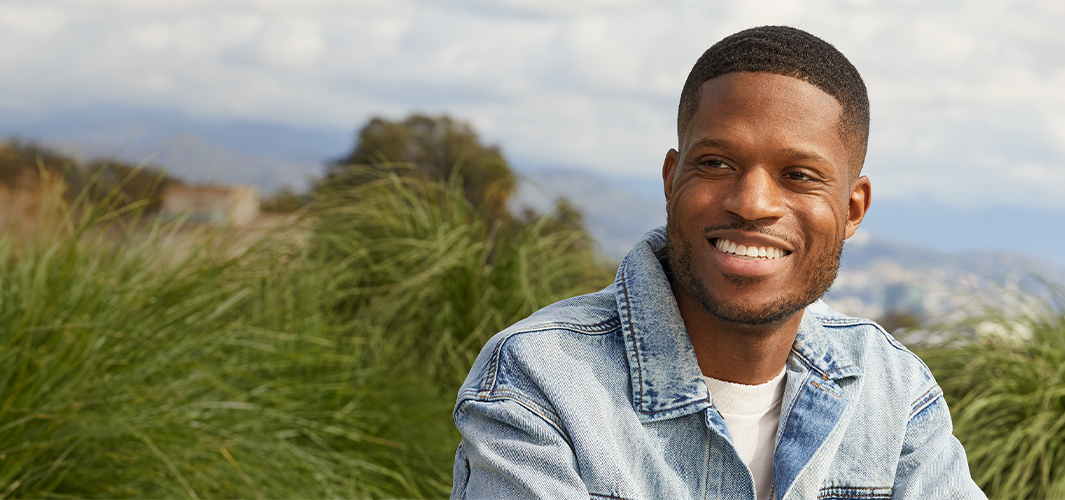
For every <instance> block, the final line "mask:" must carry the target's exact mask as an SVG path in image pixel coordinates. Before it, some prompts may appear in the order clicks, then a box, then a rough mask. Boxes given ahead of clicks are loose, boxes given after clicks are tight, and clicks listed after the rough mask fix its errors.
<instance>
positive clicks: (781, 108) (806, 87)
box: [452, 27, 983, 500]
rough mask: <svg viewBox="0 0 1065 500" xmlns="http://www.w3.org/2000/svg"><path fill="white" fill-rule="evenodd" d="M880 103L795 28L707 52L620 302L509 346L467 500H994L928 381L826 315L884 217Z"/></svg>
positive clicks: (875, 331) (837, 59) (470, 417)
mask: <svg viewBox="0 0 1065 500" xmlns="http://www.w3.org/2000/svg"><path fill="white" fill-rule="evenodd" d="M868 132H869V101H868V97H867V95H866V90H865V85H864V83H862V80H861V77H860V76H859V74H858V72H857V70H855V69H854V67H853V66H852V65H851V64H850V62H849V61H847V59H846V58H845V57H844V56H843V55H842V54H841V53H839V51H837V50H836V49H835V48H834V47H832V46H831V45H829V44H828V43H826V42H824V41H822V40H821V39H819V38H817V37H814V36H813V35H810V34H808V33H806V32H803V31H800V30H797V29H794V28H787V27H762V28H754V29H750V30H746V31H743V32H740V33H737V34H735V35H732V36H730V37H727V38H725V39H724V40H722V41H720V42H718V43H717V44H715V45H714V46H713V47H710V49H709V50H707V51H706V53H704V54H703V56H702V57H701V58H700V59H699V61H698V62H696V64H695V67H694V68H693V69H692V72H691V74H689V76H688V80H687V82H686V83H685V85H684V89H683V91H682V93H681V99H680V109H679V113H678V119H677V134H678V144H679V145H678V148H677V149H671V150H669V152H668V153H667V154H666V158H665V161H664V164H663V167H662V179H663V181H664V189H665V197H666V209H667V213H668V216H669V218H668V224H667V226H666V228H664V229H662V228H660V229H658V230H655V231H652V232H650V233H648V234H647V236H646V237H645V239H644V240H643V241H642V242H640V243H639V244H638V245H636V247H635V248H634V249H633V250H632V252H630V253H629V255H628V256H627V257H626V258H625V259H624V261H623V262H622V264H621V266H620V268H619V269H618V273H617V279H616V281H615V283H614V285H612V286H610V287H608V288H606V289H605V290H603V291H601V292H599V293H595V294H591V295H586V296H581V297H575V298H572V299H569V300H565V301H562V302H559V303H557V304H554V305H551V306H549V307H547V308H545V309H543V310H541V311H538V312H537V313H535V314H533V315H532V316H530V317H529V318H527V319H525V320H523V321H520V322H518V323H517V324H515V325H514V326H512V327H511V328H508V329H507V330H505V331H503V332H501V333H500V334H498V335H496V336H495V337H493V338H492V340H491V341H490V342H489V343H488V345H487V346H485V348H484V350H483V351H482V352H481V354H480V356H479V357H478V358H477V361H476V362H475V364H474V366H473V368H472V370H471V371H470V375H469V377H468V378H467V379H466V382H465V384H464V385H463V387H462V388H461V390H460V392H459V399H458V403H457V405H456V407H455V423H456V425H457V426H458V428H459V431H460V432H461V433H462V436H463V439H462V443H461V444H460V446H459V450H458V453H457V455H456V459H455V483H454V488H453V491H452V498H589V497H591V498H609V499H627V500H635V499H660V498H661V499H667V498H668V499H674V498H693V499H694V498H737V499H739V498H742V499H767V498H773V499H776V498H782V499H783V498H787V499H806V498H810V499H812V498H817V499H831V498H837V499H848V500H854V499H861V498H873V499H880V498H922V499H924V498H983V494H982V493H981V492H980V490H979V489H978V488H977V487H976V485H975V484H974V483H973V481H972V479H971V477H970V475H969V469H968V465H967V463H966V460H965V452H964V451H963V450H962V447H961V444H960V443H959V442H958V441H957V439H955V438H954V437H953V436H952V435H951V421H950V413H949V412H948V410H947V405H946V402H944V400H943V397H942V391H941V390H940V389H939V387H938V385H937V384H936V382H935V380H934V379H933V378H932V375H931V373H929V371H928V369H927V368H926V367H925V366H924V364H923V363H922V362H921V361H920V360H919V359H918V358H917V357H916V356H914V355H913V354H912V353H910V352H909V351H908V350H906V348H905V347H903V346H902V345H901V344H899V343H898V342H897V341H896V340H895V339H893V338H892V337H891V336H890V335H889V334H887V333H886V332H885V331H884V330H883V329H882V328H880V327H879V326H878V325H876V324H875V323H873V322H872V321H869V320H865V319H858V318H850V317H847V316H844V315H842V314H839V313H837V312H835V311H833V310H832V309H831V308H829V307H828V306H826V305H825V304H824V303H822V302H820V300H819V299H820V297H821V296H822V295H823V294H824V293H825V291H827V290H828V288H829V287H830V286H831V285H832V282H833V280H834V279H835V277H836V271H837V269H838V267H839V260H840V254H841V251H842V248H843V242H844V240H845V239H846V238H849V237H850V236H851V235H853V234H854V231H855V230H856V229H857V228H858V225H859V224H860V223H861V221H862V218H863V217H864V215H865V212H866V210H867V209H868V208H869V201H870V183H869V179H868V178H866V177H864V176H862V175H861V168H862V163H863V162H864V159H865V150H866V144H867V142H868Z"/></svg>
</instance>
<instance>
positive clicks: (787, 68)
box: [677, 26, 869, 176]
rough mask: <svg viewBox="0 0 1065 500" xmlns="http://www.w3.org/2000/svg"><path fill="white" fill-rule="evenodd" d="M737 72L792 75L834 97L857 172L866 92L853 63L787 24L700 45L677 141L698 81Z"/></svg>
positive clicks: (865, 132)
mask: <svg viewBox="0 0 1065 500" xmlns="http://www.w3.org/2000/svg"><path fill="white" fill-rule="evenodd" d="M737 71H751V72H765V73H773V74H777V75H784V76H790V77H793V78H798V79H799V80H802V81H804V82H806V83H809V84H811V85H813V86H815V87H817V88H819V89H821V90H822V91H823V92H824V93H826V94H828V95H830V96H832V97H834V98H835V99H836V101H837V102H839V104H840V106H842V107H843V113H842V114H841V115H840V119H839V134H840V138H841V139H842V140H843V144H844V145H845V146H846V147H847V151H848V156H849V160H850V169H851V172H852V173H854V174H855V176H857V174H858V173H859V172H861V169H862V164H863V163H864V162H865V151H866V148H867V147H868V144H869V95H868V94H867V93H866V90H865V83H864V82H862V77H861V75H859V74H858V70H857V69H855V68H854V65H852V64H851V63H850V61H848V60H847V58H846V57H844V56H843V54H842V53H840V51H839V50H836V48H835V47H833V46H832V44H830V43H828V42H826V41H824V40H822V39H820V38H817V37H816V36H813V35H811V34H809V33H807V32H805V31H803V30H800V29H796V28H792V27H789V26H762V27H759V28H751V29H747V30H743V31H741V32H739V33H736V34H734V35H730V36H728V37H726V38H724V39H723V40H721V41H720V42H717V43H715V44H714V45H713V46H712V47H710V48H709V49H706V52H704V53H703V55H702V57H700V58H699V60H698V61H696V63H695V66H694V67H692V70H691V73H689V74H688V80H687V81H685V82H684V90H682V91H681V93H680V109H679V110H678V112H677V137H678V139H679V142H680V143H681V145H683V143H684V134H685V132H686V131H687V129H688V125H689V124H690V123H691V121H692V118H694V117H695V113H696V112H697V111H698V110H699V94H700V89H701V88H702V86H703V83H705V82H706V81H707V80H710V79H711V78H715V77H718V76H721V75H724V74H727V73H734V72H737Z"/></svg>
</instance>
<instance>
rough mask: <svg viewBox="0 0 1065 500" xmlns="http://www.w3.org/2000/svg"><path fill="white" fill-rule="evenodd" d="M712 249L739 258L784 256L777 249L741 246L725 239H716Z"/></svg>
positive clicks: (775, 257)
mask: <svg viewBox="0 0 1065 500" xmlns="http://www.w3.org/2000/svg"><path fill="white" fill-rule="evenodd" d="M714 247H715V248H717V249H718V250H720V251H722V252H724V253H730V254H734V255H737V256H739V257H748V258H761V259H779V258H781V257H783V256H784V250H781V249H779V248H774V247H756V246H747V245H741V244H738V243H736V242H734V241H730V240H726V239H725V238H718V239H717V240H716V241H715V242H714Z"/></svg>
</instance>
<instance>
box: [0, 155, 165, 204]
mask: <svg viewBox="0 0 1065 500" xmlns="http://www.w3.org/2000/svg"><path fill="white" fill-rule="evenodd" d="M42 171H44V172H47V173H48V174H49V175H52V176H55V177H56V178H60V179H63V182H64V183H65V187H66V189H65V196H66V198H67V200H68V201H71V200H73V199H74V198H76V197H78V196H86V197H87V198H88V200H90V201H93V202H97V203H99V202H103V201H107V202H108V203H110V204H111V205H112V207H111V208H121V207H124V206H127V205H129V204H131V203H135V202H141V201H144V202H146V203H147V206H146V209H147V210H149V211H154V210H157V209H158V208H159V205H160V194H161V193H162V192H163V189H165V188H166V187H167V186H170V185H174V184H181V180H180V179H177V178H175V177H171V176H168V175H166V174H165V173H163V172H162V171H161V170H159V169H157V168H154V167H151V166H138V165H131V164H127V163H123V162H120V161H115V160H106V161H105V160H95V161H93V162H91V163H89V164H87V165H83V164H81V163H79V162H78V161H76V160H75V159H73V158H70V157H68V156H65V155H63V154H60V153H58V152H56V151H53V150H51V149H48V148H46V147H43V146H40V145H38V144H34V143H32V142H22V141H19V140H18V139H9V140H7V141H5V142H0V186H4V187H6V188H8V189H11V190H34V189H36V188H37V186H38V185H39V182H40V175H41V173H42Z"/></svg>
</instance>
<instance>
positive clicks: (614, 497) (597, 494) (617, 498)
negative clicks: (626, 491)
mask: <svg viewBox="0 0 1065 500" xmlns="http://www.w3.org/2000/svg"><path fill="white" fill-rule="evenodd" d="M588 494H589V495H591V496H593V497H599V498H610V499H612V500H628V499H627V498H624V497H616V496H614V495H605V494H603V493H592V492H590V491H589V492H588Z"/></svg>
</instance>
